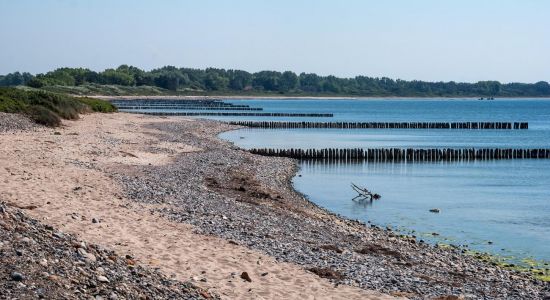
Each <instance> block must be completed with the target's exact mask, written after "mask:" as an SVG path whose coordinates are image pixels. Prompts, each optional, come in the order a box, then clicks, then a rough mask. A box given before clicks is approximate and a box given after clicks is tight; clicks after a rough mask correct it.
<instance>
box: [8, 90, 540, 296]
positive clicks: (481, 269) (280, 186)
mask: <svg viewBox="0 0 550 300" xmlns="http://www.w3.org/2000/svg"><path fill="white" fill-rule="evenodd" d="M164 98H166V97H164ZM233 128H235V127H230V125H226V124H222V123H219V122H215V121H206V120H195V119H184V118H176V117H172V118H165V117H150V116H140V115H134V114H124V113H116V114H88V115H83V116H82V117H81V119H80V120H76V121H64V125H63V127H61V128H56V129H50V128H43V127H37V128H31V129H30V130H19V131H17V132H15V131H7V132H2V131H0V139H1V141H2V143H1V146H0V181H1V183H2V185H1V188H0V201H3V202H5V203H6V204H7V205H8V206H9V207H12V208H14V209H20V210H21V211H23V212H24V213H25V214H27V215H29V216H30V217H33V218H36V219H37V220H39V221H40V222H41V223H43V224H46V225H49V226H52V227H54V228H57V229H58V230H60V231H62V232H65V233H68V234H72V235H74V236H76V237H77V238H79V239H81V240H84V241H87V242H90V243H94V244H98V245H101V246H102V247H105V248H108V249H112V250H114V251H115V252H116V253H117V254H118V255H122V256H124V255H129V257H132V258H133V259H134V260H135V261H136V263H137V264H139V265H142V266H144V267H146V268H151V269H154V270H158V271H160V272H161V273H163V274H165V275H166V276H167V277H169V278H172V279H175V280H178V281H183V282H191V283H193V284H194V285H196V286H198V287H200V288H203V289H205V290H208V291H210V292H211V293H213V294H215V295H219V296H220V297H221V298H222V299H390V298H394V297H407V298H416V299H460V298H472V299H478V298H479V299H482V298H484V299H499V298H500V299H501V298H508V299H525V298H530V299H538V298H541V299H542V298H543V295H544V294H545V293H546V292H547V291H548V289H549V288H548V285H547V284H545V283H542V282H539V281H535V280H533V279H532V278H531V277H530V276H529V275H527V274H523V273H518V272H515V271H509V270H504V269H501V268H499V267H496V266H492V265H489V264H487V263H484V262H481V261H480V260H478V259H476V258H474V257H472V256H467V255H463V254H462V253H461V251H460V249H453V248H451V249H441V248H434V247H432V246H429V245H426V244H423V243H419V242H418V241H416V240H415V239H411V238H409V237H401V236H398V235H396V234H394V233H392V232H391V231H387V230H384V229H381V228H377V227H376V226H370V225H366V224H362V223H360V222H355V221H351V220H346V219H344V218H340V217H339V216H336V215H333V214H331V213H329V212H327V211H325V210H324V209H321V208H319V207H317V206H315V205H314V204H312V203H311V202H309V201H308V200H307V199H305V198H304V197H303V196H302V195H300V194H298V193H297V192H296V191H294V190H293V188H292V186H291V185H290V179H291V178H292V176H293V174H294V172H295V171H296V163H295V162H294V161H293V160H290V159H283V158H267V157H260V156H255V155H252V154H250V153H248V152H246V151H243V150H240V149H237V148H236V147H234V146H232V145H230V144H229V143H226V142H223V141H221V140H219V139H218V138H217V134H218V133H220V132H222V131H225V130H230V129H233Z"/></svg>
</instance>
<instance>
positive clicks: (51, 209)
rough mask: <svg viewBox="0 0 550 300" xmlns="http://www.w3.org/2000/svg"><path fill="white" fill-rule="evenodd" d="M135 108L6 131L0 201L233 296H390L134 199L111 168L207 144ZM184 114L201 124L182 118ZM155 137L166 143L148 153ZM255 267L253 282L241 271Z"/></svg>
mask: <svg viewBox="0 0 550 300" xmlns="http://www.w3.org/2000/svg"><path fill="white" fill-rule="evenodd" d="M173 121H174V120H173V119H172V120H170V119H166V118H153V117H143V116H137V115H130V114H108V115H106V114H90V115H84V116H82V118H81V119H80V120H77V121H64V126H63V127H62V128H57V129H40V130H35V131H28V132H20V133H17V134H13V133H9V132H8V133H0V140H1V144H0V183H1V185H0V200H2V201H5V202H7V203H8V205H10V206H13V207H19V208H22V209H23V210H24V212H25V213H27V214H28V215H30V216H32V217H34V218H37V219H39V220H40V221H41V222H43V223H45V224H48V225H52V226H54V227H56V228H58V229H59V230H61V231H63V232H66V233H71V234H74V235H76V236H77V237H78V238H80V239H82V240H85V241H88V242H91V243H96V244H99V245H102V246H104V247H106V248H110V249H113V250H115V251H116V252H117V253H119V254H121V255H124V254H131V255H132V256H133V257H134V258H135V259H136V260H137V261H138V263H139V264H142V265H145V266H149V267H152V268H158V269H159V270H160V271H161V272H163V273H165V274H167V275H168V276H171V277H172V278H175V279H178V280H182V281H192V282H193V283H194V284H196V285H198V286H200V287H203V288H207V289H209V290H210V291H212V292H214V293H217V294H219V295H220V296H221V297H222V298H225V299H386V298H392V297H389V296H385V295H382V294H380V293H377V292H373V291H368V290H365V289H361V288H358V287H352V286H347V285H335V284H333V283H331V282H329V281H328V280H327V279H323V278H320V277H318V276H317V275H315V274H313V273H311V272H309V271H306V270H304V268H302V267H300V266H297V265H294V264H290V263H283V262H278V261H276V260H275V259H274V258H273V257H270V256H268V255H266V254H264V253H262V252H260V251H256V250H252V249H249V248H247V247H244V246H240V245H236V243H233V242H229V241H228V240H224V239H221V238H217V237H213V236H206V235H201V234H196V233H194V228H193V227H192V226H191V225H187V224H184V223H181V222H174V221H170V220H168V219H167V218H165V217H162V216H160V215H159V213H157V211H158V210H159V209H161V208H162V207H160V205H159V204H146V203H138V202H135V201H131V200H129V199H127V198H126V195H125V192H124V191H123V190H122V189H121V186H120V185H119V184H118V182H117V181H116V180H115V179H114V178H113V176H112V174H111V173H110V170H112V169H114V168H124V167H125V166H136V165H145V166H161V165H165V164H170V163H171V161H172V160H173V159H174V158H175V157H176V156H178V155H186V153H192V152H194V151H201V150H202V149H200V148H198V147H195V146H192V145H186V144H182V143H179V142H177V141H173V142H167V141H162V142H160V141H158V135H159V134H162V133H161V132H158V130H155V129H151V128H150V127H147V126H145V125H150V124H154V123H163V122H173ZM178 122H194V121H193V120H186V119H178ZM151 144H154V145H155V147H156V148H161V149H165V150H166V151H146V150H144V147H143V145H151ZM242 272H247V273H248V274H249V276H250V277H251V279H252V282H248V281H246V280H244V279H242V278H240V275H241V273H242Z"/></svg>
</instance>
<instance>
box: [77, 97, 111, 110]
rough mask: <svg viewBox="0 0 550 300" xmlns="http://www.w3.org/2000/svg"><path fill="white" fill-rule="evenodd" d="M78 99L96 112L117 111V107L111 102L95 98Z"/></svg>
mask: <svg viewBox="0 0 550 300" xmlns="http://www.w3.org/2000/svg"><path fill="white" fill-rule="evenodd" d="M78 100H79V101H80V102H82V103H84V104H86V105H88V106H89V107H90V108H91V109H92V110H93V111H95V112H102V113H111V112H116V111H117V108H116V106H114V105H113V104H111V102H109V101H105V100H99V99H94V98H88V97H84V98H78Z"/></svg>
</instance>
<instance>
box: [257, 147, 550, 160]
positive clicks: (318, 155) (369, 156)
mask: <svg viewBox="0 0 550 300" xmlns="http://www.w3.org/2000/svg"><path fill="white" fill-rule="evenodd" d="M249 151H250V152H251V153H253V154H259V155H264V156H278V157H290V158H296V159H301V160H325V161H354V160H366V161H376V162H423V161H474V160H499V159H548V158H550V149H502V148H478V149H476V148H462V149H453V148H431V149H413V148H406V149H405V148H370V149H361V148H352V149H335V148H333V149H269V148H263V149H250V150H249Z"/></svg>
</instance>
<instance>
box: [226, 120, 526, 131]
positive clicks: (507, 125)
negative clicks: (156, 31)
mask: <svg viewBox="0 0 550 300" xmlns="http://www.w3.org/2000/svg"><path fill="white" fill-rule="evenodd" d="M229 124H232V125H239V126H245V127H251V128H267V129H296V128H305V129H308V128H327V129H329V128H336V129H508V130H512V129H528V128H529V124H528V123H527V122H280V121H260V122H258V121H232V122H229Z"/></svg>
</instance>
